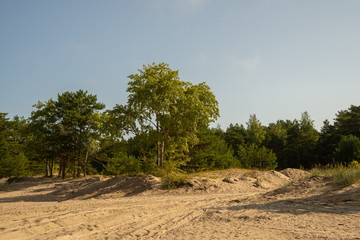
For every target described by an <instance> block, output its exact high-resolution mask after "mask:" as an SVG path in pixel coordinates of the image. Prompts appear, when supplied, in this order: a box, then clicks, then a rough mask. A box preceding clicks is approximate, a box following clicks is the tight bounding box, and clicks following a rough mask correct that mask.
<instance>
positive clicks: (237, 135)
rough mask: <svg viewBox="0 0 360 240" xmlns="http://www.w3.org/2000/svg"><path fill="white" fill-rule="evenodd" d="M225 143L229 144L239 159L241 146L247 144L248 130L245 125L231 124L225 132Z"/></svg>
mask: <svg viewBox="0 0 360 240" xmlns="http://www.w3.org/2000/svg"><path fill="white" fill-rule="evenodd" d="M224 139H225V141H226V143H227V144H229V145H230V146H231V147H232V149H233V150H234V155H235V156H236V157H238V152H239V148H240V146H243V145H244V144H245V139H246V129H245V127H244V126H243V125H239V124H235V125H233V124H230V126H229V127H228V128H227V129H226V132H225V137H224Z"/></svg>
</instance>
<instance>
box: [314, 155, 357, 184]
mask: <svg viewBox="0 0 360 240" xmlns="http://www.w3.org/2000/svg"><path fill="white" fill-rule="evenodd" d="M312 176H328V177H331V178H332V179H333V180H334V182H335V183H336V184H339V185H342V186H349V185H351V184H353V183H356V182H357V181H359V180H360V167H359V163H358V162H357V161H353V162H352V163H351V164H350V165H349V166H347V167H346V166H344V165H342V164H338V165H334V166H332V165H328V166H326V167H323V168H321V167H316V168H314V169H312V170H311V172H310V174H309V177H312Z"/></svg>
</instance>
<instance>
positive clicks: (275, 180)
mask: <svg viewBox="0 0 360 240" xmlns="http://www.w3.org/2000/svg"><path fill="white" fill-rule="evenodd" d="M299 171H301V170H296V169H287V170H286V171H283V173H282V172H277V171H266V172H260V171H247V170H240V169H231V170H226V171H214V172H209V173H202V174H196V175H192V176H191V180H190V182H189V183H188V184H186V185H184V186H183V187H181V188H179V189H174V190H163V189H161V183H160V179H158V178H156V177H153V176H149V175H139V176H136V177H114V178H105V177H103V176H91V177H87V178H86V179H85V178H81V179H75V180H72V179H66V180H61V179H44V178H40V177H31V178H23V179H19V181H17V182H14V183H11V184H10V185H8V184H5V183H4V182H5V180H2V182H1V181H0V186H1V190H2V191H0V216H1V218H0V239H360V184H359V183H356V184H354V185H351V186H348V187H345V188H344V187H340V186H336V185H334V184H333V183H332V182H331V179H329V178H326V177H312V178H305V179H304V178H302V177H303V176H304V175H305V174H306V172H304V171H302V172H299Z"/></svg>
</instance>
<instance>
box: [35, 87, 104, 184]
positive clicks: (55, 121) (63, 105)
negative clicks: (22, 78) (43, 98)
mask: <svg viewBox="0 0 360 240" xmlns="http://www.w3.org/2000/svg"><path fill="white" fill-rule="evenodd" d="M35 107H36V108H37V111H34V112H33V113H32V118H31V119H32V121H33V123H34V126H37V127H38V128H39V131H36V132H35V134H34V136H40V141H42V143H45V144H47V145H45V148H44V149H42V151H50V153H49V154H53V153H54V152H55V153H57V154H58V156H59V160H60V169H59V175H61V176H62V177H63V178H64V177H65V175H66V172H67V169H68V170H72V171H73V172H72V173H73V176H74V177H75V176H79V175H80V169H82V171H83V173H84V175H86V172H87V169H86V168H87V164H88V159H89V154H90V153H91V151H93V150H94V149H95V148H96V147H97V143H96V140H98V139H99V137H100V133H99V130H100V127H101V116H100V113H99V111H100V110H102V109H103V108H104V107H105V105H104V104H102V103H98V102H97V97H96V95H91V94H88V93H87V91H83V90H79V91H77V92H65V93H63V94H61V95H60V94H59V95H58V98H57V101H53V100H49V101H48V102H46V103H45V104H43V103H41V102H39V103H38V104H37V105H35ZM54 145H56V147H55V148H54ZM45 157H48V155H47V154H45ZM52 160H53V158H52ZM45 162H47V161H45Z"/></svg>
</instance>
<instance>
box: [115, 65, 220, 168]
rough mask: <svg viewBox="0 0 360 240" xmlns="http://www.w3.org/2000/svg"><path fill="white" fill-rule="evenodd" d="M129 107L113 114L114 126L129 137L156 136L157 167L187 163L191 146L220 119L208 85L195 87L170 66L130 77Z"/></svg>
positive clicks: (151, 68) (118, 108)
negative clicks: (200, 131)
mask: <svg viewBox="0 0 360 240" xmlns="http://www.w3.org/2000/svg"><path fill="white" fill-rule="evenodd" d="M129 78H130V79H131V81H130V82H129V83H128V85H129V87H128V89H127V92H128V93H129V97H128V104H127V106H121V105H116V106H115V108H114V109H113V110H112V111H110V115H111V116H112V122H115V123H114V124H113V125H117V126H121V127H122V129H124V130H125V133H132V134H135V135H141V134H147V135H148V134H152V132H154V133H155V134H154V135H153V136H154V139H156V153H157V154H156V156H157V157H156V163H157V165H158V166H159V167H163V165H164V160H165V158H167V159H168V160H176V161H177V162H184V161H186V160H187V159H186V155H185V153H187V152H188V151H189V144H190V145H193V144H195V143H196V131H197V129H198V128H199V127H202V126H207V125H208V124H209V123H210V122H213V121H214V120H215V119H216V118H217V117H218V116H219V109H218V102H217V101H216V99H215V96H214V94H213V93H212V92H211V91H210V88H209V87H208V86H207V85H206V84H205V83H200V84H197V85H193V84H191V83H189V82H183V81H181V80H180V79H179V76H178V71H173V70H171V69H170V68H169V65H168V64H166V63H160V64H155V63H153V64H152V65H147V66H145V65H144V66H143V69H139V73H138V74H132V75H130V76H129Z"/></svg>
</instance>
